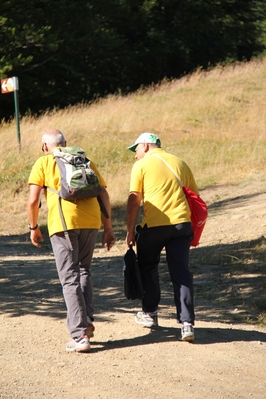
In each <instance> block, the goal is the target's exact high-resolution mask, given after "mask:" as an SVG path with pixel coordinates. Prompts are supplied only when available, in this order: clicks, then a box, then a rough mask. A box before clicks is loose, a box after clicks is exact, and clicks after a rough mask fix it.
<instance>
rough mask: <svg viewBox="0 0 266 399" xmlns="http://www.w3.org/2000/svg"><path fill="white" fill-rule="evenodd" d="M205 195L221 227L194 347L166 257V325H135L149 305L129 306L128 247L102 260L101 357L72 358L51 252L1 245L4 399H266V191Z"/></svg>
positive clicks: (98, 265)
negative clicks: (183, 332) (182, 326)
mask: <svg viewBox="0 0 266 399" xmlns="http://www.w3.org/2000/svg"><path fill="white" fill-rule="evenodd" d="M202 196H203V197H204V199H206V200H207V202H208V203H209V212H210V216H209V220H208V223H207V225H206V229H205V231H204V235H203V237H202V244H201V246H200V247H198V248H196V249H192V251H191V270H192V271H193V273H194V280H195V302H196V316H197V322H196V341H195V343H194V344H188V343H184V342H180V341H178V339H177V337H178V335H179V326H178V325H177V324H176V321H175V309H174V306H173V296H172V288H171V284H170V280H169V276H168V273H167V267H166V263H165V257H164V254H163V255H162V262H161V267H160V272H161V273H160V276H161V286H162V300H161V304H160V310H159V324H160V326H159V328H158V329H156V330H154V331H150V330H149V329H145V328H142V327H141V326H139V325H137V324H135V323H134V314H135V312H136V311H137V310H139V308H140V306H139V305H140V304H139V303H138V302H137V301H127V300H126V299H125V298H124V296H123V280H122V255H123V254H124V252H125V250H126V248H125V245H124V242H123V241H119V242H118V243H117V245H116V246H115V248H113V250H112V252H111V253H107V252H106V251H105V250H103V249H101V248H100V247H97V248H96V250H95V258H94V263H93V281H94V290H95V305H96V306H95V307H96V315H95V316H96V321H95V327H96V332H95V337H94V338H93V339H92V340H91V346H92V349H91V352H90V353H89V354H68V353H66V352H65V344H66V342H67V341H68V339H69V336H68V333H67V330H66V325H65V306H64V302H63V298H62V293H61V287H60V285H59V283H58V279H57V275H56V271H55V266H54V260H53V256H52V254H51V250H50V247H49V245H44V247H43V248H42V249H41V250H40V251H38V250H36V249H35V248H34V247H33V246H31V244H30V243H29V240H28V235H21V236H16V235H10V236H0V368H1V373H0V398H3V399H7V398H10V399H15V398H19V399H41V398H45V399H50V398H55V399H62V398H64V399H83V398H84V399H85V398H91V399H96V398H100V399H135V398H136V399H144V398H145V399H147V398H152V399H165V398H171V399H179V398H187V399H204V398H206V399H207V398H208V399H209V398H215V399H224V398H230V399H233V398H234V399H236V398H237V399H242V398H245V399H246V398H255V399H265V398H266V382H265V375H266V327H265V324H264V327H263V325H261V326H260V327H259V324H258V320H259V319H260V318H261V317H262V315H265V313H266V309H265V306H264V305H265V304H266V273H265V256H264V255H263V253H261V250H262V249H263V248H265V245H266V244H265V239H264V238H263V237H262V236H263V235H264V234H265V231H266V210H265V201H266V194H265V193H264V187H262V185H260V188H259V189H258V187H257V185H256V184H255V183H253V184H249V185H248V186H245V187H238V188H237V189H236V188H232V187H216V188H213V189H208V190H205V191H204V192H202ZM258 299H261V301H262V302H261V306H260V307H259V306H258V303H257V302H256V301H257V300H258ZM264 299H265V301H264ZM255 305H256V306H255ZM260 320H262V319H260ZM264 320H265V317H264Z"/></svg>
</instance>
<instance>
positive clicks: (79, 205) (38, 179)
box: [28, 154, 106, 236]
mask: <svg viewBox="0 0 266 399" xmlns="http://www.w3.org/2000/svg"><path fill="white" fill-rule="evenodd" d="M90 165H91V168H92V169H93V170H94V171H95V173H96V174H97V176H98V178H99V181H100V185H101V186H103V187H106V183H105V181H104V179H103V177H102V176H101V175H100V173H99V171H98V169H97V167H96V166H95V165H94V164H93V162H91V163H90ZM28 184H29V185H30V184H36V185H37V186H40V187H50V188H53V189H54V190H57V191H58V190H60V173H59V168H58V166H57V164H56V160H55V159H54V157H53V155H51V154H48V155H44V156H42V157H40V158H39V159H37V161H36V162H35V164H34V165H33V168H32V171H31V173H30V176H29V180H28ZM44 194H45V197H46V200H47V207H48V217H47V226H48V231H49V236H52V235H53V234H55V233H59V232H62V231H64V229H63V226H62V222H61V218H60V214H59V207H58V199H59V196H58V195H57V194H56V193H53V192H51V191H50V190H44ZM61 204H62V210H63V215H64V217H65V222H66V226H67V229H68V230H71V229H86V228H91V229H99V228H100V227H101V212H100V207H99V204H98V201H97V199H96V198H84V199H83V198H82V199H78V200H76V201H75V202H72V201H66V200H63V199H62V200H61Z"/></svg>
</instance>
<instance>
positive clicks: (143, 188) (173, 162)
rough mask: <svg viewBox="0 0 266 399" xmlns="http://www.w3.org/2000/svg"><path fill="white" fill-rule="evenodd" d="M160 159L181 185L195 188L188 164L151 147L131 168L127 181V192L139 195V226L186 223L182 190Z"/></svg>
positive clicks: (186, 208)
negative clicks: (142, 212)
mask: <svg viewBox="0 0 266 399" xmlns="http://www.w3.org/2000/svg"><path fill="white" fill-rule="evenodd" d="M152 154H158V155H159V156H160V157H161V158H163V159H164V160H165V161H166V162H167V163H168V164H169V165H170V166H171V168H172V169H173V170H174V171H175V172H176V174H177V176H178V177H179V178H180V180H181V181H182V182H183V184H184V185H185V186H188V187H189V188H190V189H192V190H193V191H195V192H196V193H197V194H199V192H198V188H197V185H196V183H195V180H194V177H193V174H192V172H191V170H190V168H189V167H188V165H187V164H186V163H185V162H184V161H182V160H181V159H179V158H177V157H176V156H175V155H172V154H169V153H167V152H166V151H164V150H163V149H162V148H152V149H151V150H149V152H147V153H146V155H145V156H144V157H143V158H141V159H139V160H137V161H136V162H135V164H134V165H133V168H132V171H131V179H130V192H138V193H141V194H142V199H143V210H144V217H143V220H142V222H141V226H142V227H143V226H144V225H145V224H147V226H148V227H155V226H167V225H172V224H174V225H175V224H178V223H185V222H190V209H189V205H188V203H187V200H186V197H185V194H184V192H183V189H182V187H181V186H180V184H179V183H178V180H177V179H176V177H175V175H174V174H173V172H172V171H171V170H170V169H169V168H168V167H167V166H166V165H165V164H164V163H163V161H162V160H161V159H159V158H157V157H156V156H153V155H152Z"/></svg>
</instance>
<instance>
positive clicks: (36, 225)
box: [28, 224, 38, 230]
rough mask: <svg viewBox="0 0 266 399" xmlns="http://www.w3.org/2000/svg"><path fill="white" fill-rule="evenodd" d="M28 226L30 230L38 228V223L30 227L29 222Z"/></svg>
mask: <svg viewBox="0 0 266 399" xmlns="http://www.w3.org/2000/svg"><path fill="white" fill-rule="evenodd" d="M28 228H29V229H30V230H36V229H38V225H37V224H36V226H35V227H31V226H30V224H29V225H28Z"/></svg>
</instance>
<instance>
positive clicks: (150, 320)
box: [135, 312, 158, 327]
mask: <svg viewBox="0 0 266 399" xmlns="http://www.w3.org/2000/svg"><path fill="white" fill-rule="evenodd" d="M135 322H136V323H138V324H142V325H143V326H145V327H157V326H158V316H157V313H156V312H154V313H145V312H138V313H137V314H136V316H135Z"/></svg>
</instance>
